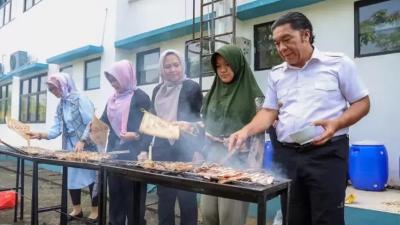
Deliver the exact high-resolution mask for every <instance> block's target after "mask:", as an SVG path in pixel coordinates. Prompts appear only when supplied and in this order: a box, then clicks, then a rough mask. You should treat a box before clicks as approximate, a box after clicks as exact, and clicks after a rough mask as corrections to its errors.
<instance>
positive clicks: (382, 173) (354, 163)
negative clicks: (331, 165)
mask: <svg viewBox="0 0 400 225" xmlns="http://www.w3.org/2000/svg"><path fill="white" fill-rule="evenodd" d="M388 171H389V168H388V155H387V151H386V148H385V146H384V145H383V144H379V143H374V142H360V143H354V144H352V145H351V147H350V157H349V175H350V180H351V183H352V185H353V187H354V188H357V189H361V190H367V191H383V190H385V185H386V183H387V181H388Z"/></svg>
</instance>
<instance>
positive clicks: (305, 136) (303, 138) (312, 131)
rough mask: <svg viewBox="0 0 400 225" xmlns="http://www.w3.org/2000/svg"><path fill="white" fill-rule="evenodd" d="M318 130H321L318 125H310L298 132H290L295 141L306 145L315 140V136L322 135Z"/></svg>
mask: <svg viewBox="0 0 400 225" xmlns="http://www.w3.org/2000/svg"><path fill="white" fill-rule="evenodd" d="M318 131H319V129H318V127H316V126H313V125H310V126H307V127H305V128H303V129H301V130H299V131H297V132H294V133H292V134H290V135H289V136H290V138H291V139H292V140H293V141H294V142H296V143H298V144H301V145H304V144H307V143H309V142H311V141H313V140H314V138H316V137H317V136H318V135H320V132H318Z"/></svg>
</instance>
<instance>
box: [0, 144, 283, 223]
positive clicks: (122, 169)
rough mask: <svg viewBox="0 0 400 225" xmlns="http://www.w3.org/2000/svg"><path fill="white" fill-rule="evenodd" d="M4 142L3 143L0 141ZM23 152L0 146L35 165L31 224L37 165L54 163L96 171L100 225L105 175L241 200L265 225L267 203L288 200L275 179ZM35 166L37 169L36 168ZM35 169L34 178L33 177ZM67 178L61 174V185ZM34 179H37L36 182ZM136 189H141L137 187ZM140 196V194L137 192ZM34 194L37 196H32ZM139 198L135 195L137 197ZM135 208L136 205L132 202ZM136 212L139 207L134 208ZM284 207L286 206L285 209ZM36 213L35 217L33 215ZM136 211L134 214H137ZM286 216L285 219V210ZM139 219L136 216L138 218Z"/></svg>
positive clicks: (104, 219) (35, 206)
mask: <svg viewBox="0 0 400 225" xmlns="http://www.w3.org/2000/svg"><path fill="white" fill-rule="evenodd" d="M3 143H4V142H3ZM24 153H25V152H24V151H23V150H22V149H21V148H15V147H12V146H7V147H3V146H0V154H6V155H10V156H14V157H17V158H19V159H26V160H31V161H32V162H34V169H33V170H34V171H33V172H34V176H33V183H32V188H33V192H32V199H33V201H32V209H34V210H33V212H32V220H33V221H32V223H31V224H37V223H36V222H35V221H34V220H37V218H38V217H37V213H38V211H39V209H38V208H37V204H38V199H37V187H34V186H37V185H38V184H37V182H38V181H37V179H38V176H37V169H38V168H37V164H39V163H43V164H53V165H60V166H63V168H64V169H63V173H67V170H66V167H78V168H85V169H93V170H98V171H99V178H100V180H99V184H100V193H101V198H100V205H99V208H100V217H99V218H100V221H101V223H99V224H105V221H106V218H105V216H106V207H105V204H104V203H106V199H107V195H106V193H107V191H106V188H107V184H106V180H107V176H108V175H110V174H112V175H117V176H123V177H125V178H128V179H131V180H134V181H139V182H144V183H152V184H158V185H164V186H168V187H171V188H177V189H181V190H186V191H191V192H196V193H201V194H207V195H214V196H219V197H224V198H231V199H236V200H241V201H247V202H254V203H258V224H265V210H266V200H269V199H272V198H274V197H275V196H278V195H284V196H287V197H286V198H287V201H288V200H289V196H288V193H289V188H290V181H289V180H286V179H281V178H275V179H274V181H273V182H272V183H270V184H267V185H260V184H256V183H253V182H249V181H241V180H234V181H232V182H230V183H218V182H217V181H213V180H212V179H208V178H206V177H204V176H201V175H199V174H196V173H194V172H193V171H174V170H157V169H149V168H143V164H140V163H138V162H135V161H125V160H113V159H101V160H87V161H68V160H60V159H55V158H54V156H49V155H48V154H37V155H35V156H30V155H28V154H24ZM35 165H36V167H35ZM35 170H36V176H35ZM66 177H67V175H66V174H63V183H66V182H65V181H64V180H65V179H66ZM35 179H36V180H35ZM63 186H64V187H63V195H65V196H64V200H65V202H62V205H61V207H60V208H62V209H64V210H65V211H66V193H64V192H66V190H64V188H65V189H66V185H65V184H64V185H63ZM138 190H140V189H139V188H138ZM136 194H139V193H136ZM35 195H36V196H35ZM137 196H138V195H137ZM135 204H136V205H138V204H139V203H135ZM134 208H135V209H136V208H138V207H134ZM286 208H287V207H286ZM35 213H36V215H34V214H35ZM137 214H138V212H134V215H137ZM286 216H288V211H287V214H286ZM64 217H65V216H63V214H61V219H60V223H61V224H66V218H64ZM137 218H139V217H137Z"/></svg>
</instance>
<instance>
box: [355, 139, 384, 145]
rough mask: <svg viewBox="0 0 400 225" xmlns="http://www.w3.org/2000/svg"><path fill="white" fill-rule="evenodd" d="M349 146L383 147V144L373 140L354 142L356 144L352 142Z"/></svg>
mask: <svg viewBox="0 0 400 225" xmlns="http://www.w3.org/2000/svg"><path fill="white" fill-rule="evenodd" d="M351 145H363V146H365V145H368V146H384V144H383V143H382V142H379V141H373V140H364V141H356V142H353V143H352V144H351Z"/></svg>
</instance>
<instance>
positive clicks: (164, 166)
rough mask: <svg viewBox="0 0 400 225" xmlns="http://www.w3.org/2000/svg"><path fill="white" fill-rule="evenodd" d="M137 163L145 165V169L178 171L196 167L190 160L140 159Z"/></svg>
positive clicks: (186, 170)
mask: <svg viewBox="0 0 400 225" xmlns="http://www.w3.org/2000/svg"><path fill="white" fill-rule="evenodd" d="M136 165H137V166H140V167H143V168H144V169H150V170H161V171H176V172H189V171H191V170H193V168H194V165H193V164H192V163H188V162H165V161H152V160H144V161H140V162H137V164H136Z"/></svg>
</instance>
